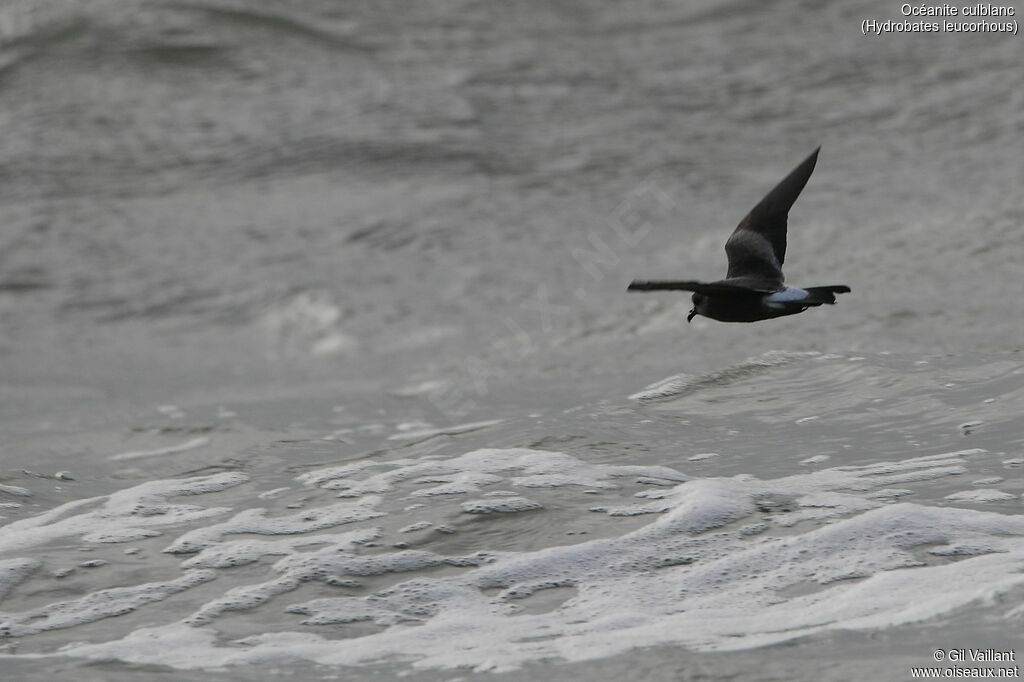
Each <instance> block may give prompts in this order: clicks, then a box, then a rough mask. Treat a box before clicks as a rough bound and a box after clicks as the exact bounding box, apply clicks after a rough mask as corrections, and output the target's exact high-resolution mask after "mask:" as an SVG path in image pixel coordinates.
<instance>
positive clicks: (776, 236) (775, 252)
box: [725, 147, 821, 288]
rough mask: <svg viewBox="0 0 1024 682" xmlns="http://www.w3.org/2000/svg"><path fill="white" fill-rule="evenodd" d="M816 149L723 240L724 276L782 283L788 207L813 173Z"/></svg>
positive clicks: (778, 284) (776, 285) (774, 284)
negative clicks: (726, 259)
mask: <svg viewBox="0 0 1024 682" xmlns="http://www.w3.org/2000/svg"><path fill="white" fill-rule="evenodd" d="M819 151H821V147H818V148H817V149H815V150H814V153H813V154H811V155H810V156H808V157H807V158H806V159H804V160H803V162H801V163H800V165H799V166H797V167H796V168H795V169H793V172H791V173H790V174H789V175H787V176H786V178H785V179H784V180H783V181H782V182H780V183H779V184H778V185H776V186H775V189H773V190H772V191H771V192H768V194H766V195H765V197H764V199H761V201H760V202H758V204H757V206H755V207H754V208H753V210H751V211H750V213H748V214H747V216H746V217H745V218H744V219H743V220H741V221H740V224H739V225H738V226H737V227H736V229H735V230H734V231H733V233H732V236H730V237H729V240H728V241H727V242H726V243H725V253H726V255H727V256H728V257H729V272H728V274H726V278H727V279H732V278H744V279H751V280H758V281H761V282H763V283H764V285H765V286H775V287H776V288H779V287H781V286H782V281H783V280H784V279H785V278H784V277H783V274H782V264H783V262H785V260H786V224H787V219H788V217H789V209H790V207H791V206H792V205H793V202H794V201H796V198H797V197H798V196H800V192H801V190H803V188H804V185H806V184H807V180H808V178H810V177H811V173H812V172H814V164H815V163H816V162H817V161H818V152H819Z"/></svg>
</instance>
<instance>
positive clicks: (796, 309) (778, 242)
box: [628, 147, 850, 322]
mask: <svg viewBox="0 0 1024 682" xmlns="http://www.w3.org/2000/svg"><path fill="white" fill-rule="evenodd" d="M819 151H821V147H818V148H817V149H815V150H814V153H813V154H811V155H810V156H808V157H807V158H806V159H804V161H803V162H802V163H801V164H800V165H799V166H797V167H796V168H795V169H794V170H793V172H792V173H790V174H789V175H787V176H786V178H785V179H784V180H783V181H782V182H780V183H779V184H778V185H776V186H775V189H773V190H772V191H771V192H768V194H767V195H765V197H764V199H761V201H760V202H759V203H758V204H757V206H755V207H754V208H753V210H752V211H751V212H750V213H748V214H747V217H746V218H744V219H743V220H741V221H740V224H739V225H738V226H737V227H736V229H735V230H734V231H733V233H732V236H730V237H729V240H728V241H727V242H725V253H726V255H727V256H728V258H729V271H728V272H727V273H726V274H725V279H720V280H718V281H717V282H691V281H660V280H659V281H640V280H634V281H633V282H631V283H630V285H629V288H628V290H629V291H665V290H674V291H692V292H694V293H693V310H691V311H690V314H689V315H687V316H686V321H687V322H689V321H690V320H692V319H693V316H694V315H703V316H704V317H710V318H711V319H712V320H718V321H720V322H756V321H758V320H767V319H770V318H773V317H782V316H783V315H795V314H797V313H802V312H803V311H805V310H807V309H808V308H810V307H813V306H819V305H821V304H823V303H828V304H830V305H831V304H833V303H835V302H836V296H835V295H836V294H845V293H847V292H848V291H850V287H848V286H845V285H843V284H836V285H831V286H822V287H808V288H806V289H801V288H800V287H792V286H787V285H785V284H783V281H784V280H785V277H784V276H783V274H782V263H783V261H784V260H785V258H786V222H787V219H788V217H789V208H790V207H791V206H792V205H793V202H794V201H796V198H797V197H798V196H800V191H801V190H802V189H803V188H804V185H806V184H807V179H808V178H810V177H811V173H812V172H813V171H814V164H815V163H816V162H817V161H818V152H819Z"/></svg>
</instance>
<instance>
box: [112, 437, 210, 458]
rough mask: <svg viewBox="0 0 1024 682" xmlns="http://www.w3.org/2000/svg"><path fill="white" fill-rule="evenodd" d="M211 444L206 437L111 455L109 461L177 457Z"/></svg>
mask: <svg viewBox="0 0 1024 682" xmlns="http://www.w3.org/2000/svg"><path fill="white" fill-rule="evenodd" d="M209 444H210V439H209V438H207V437H206V436H200V437H198V438H193V439H191V440H189V441H186V442H184V443H180V444H178V445H171V446H168V447H166V448H157V449H156V450H138V451H134V452H122V453H121V454H118V455H111V456H110V457H108V458H107V459H109V460H111V461H120V460H125V459H140V458H142V457H156V456H159V455H176V454H178V453H180V452H188V451H189V450H195V449H197V448H203V447H206V446H207V445H209Z"/></svg>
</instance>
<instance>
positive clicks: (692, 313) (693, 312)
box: [686, 308, 697, 323]
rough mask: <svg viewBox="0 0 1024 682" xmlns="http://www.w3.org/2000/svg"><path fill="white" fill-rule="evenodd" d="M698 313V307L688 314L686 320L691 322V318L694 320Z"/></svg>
mask: <svg viewBox="0 0 1024 682" xmlns="http://www.w3.org/2000/svg"><path fill="white" fill-rule="evenodd" d="M696 315H697V309H696V308H694V309H693V310H691V311H690V314H689V315H687V316H686V322H687V323H689V322H690V320H692V319H693V318H694V317H696Z"/></svg>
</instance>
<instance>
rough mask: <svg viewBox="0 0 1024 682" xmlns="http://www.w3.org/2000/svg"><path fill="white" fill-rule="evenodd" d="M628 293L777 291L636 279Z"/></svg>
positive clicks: (711, 283)
mask: <svg viewBox="0 0 1024 682" xmlns="http://www.w3.org/2000/svg"><path fill="white" fill-rule="evenodd" d="M626 291H693V292H696V293H698V294H704V295H705V296H738V295H744V294H749V295H755V294H756V295H760V294H762V293H770V292H772V291H775V289H774V288H767V289H757V288H752V287H746V286H740V285H737V284H730V283H728V282H690V281H681V280H654V281H645V280H638V279H635V280H633V281H632V282H630V283H629V286H628V287H626Z"/></svg>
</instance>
